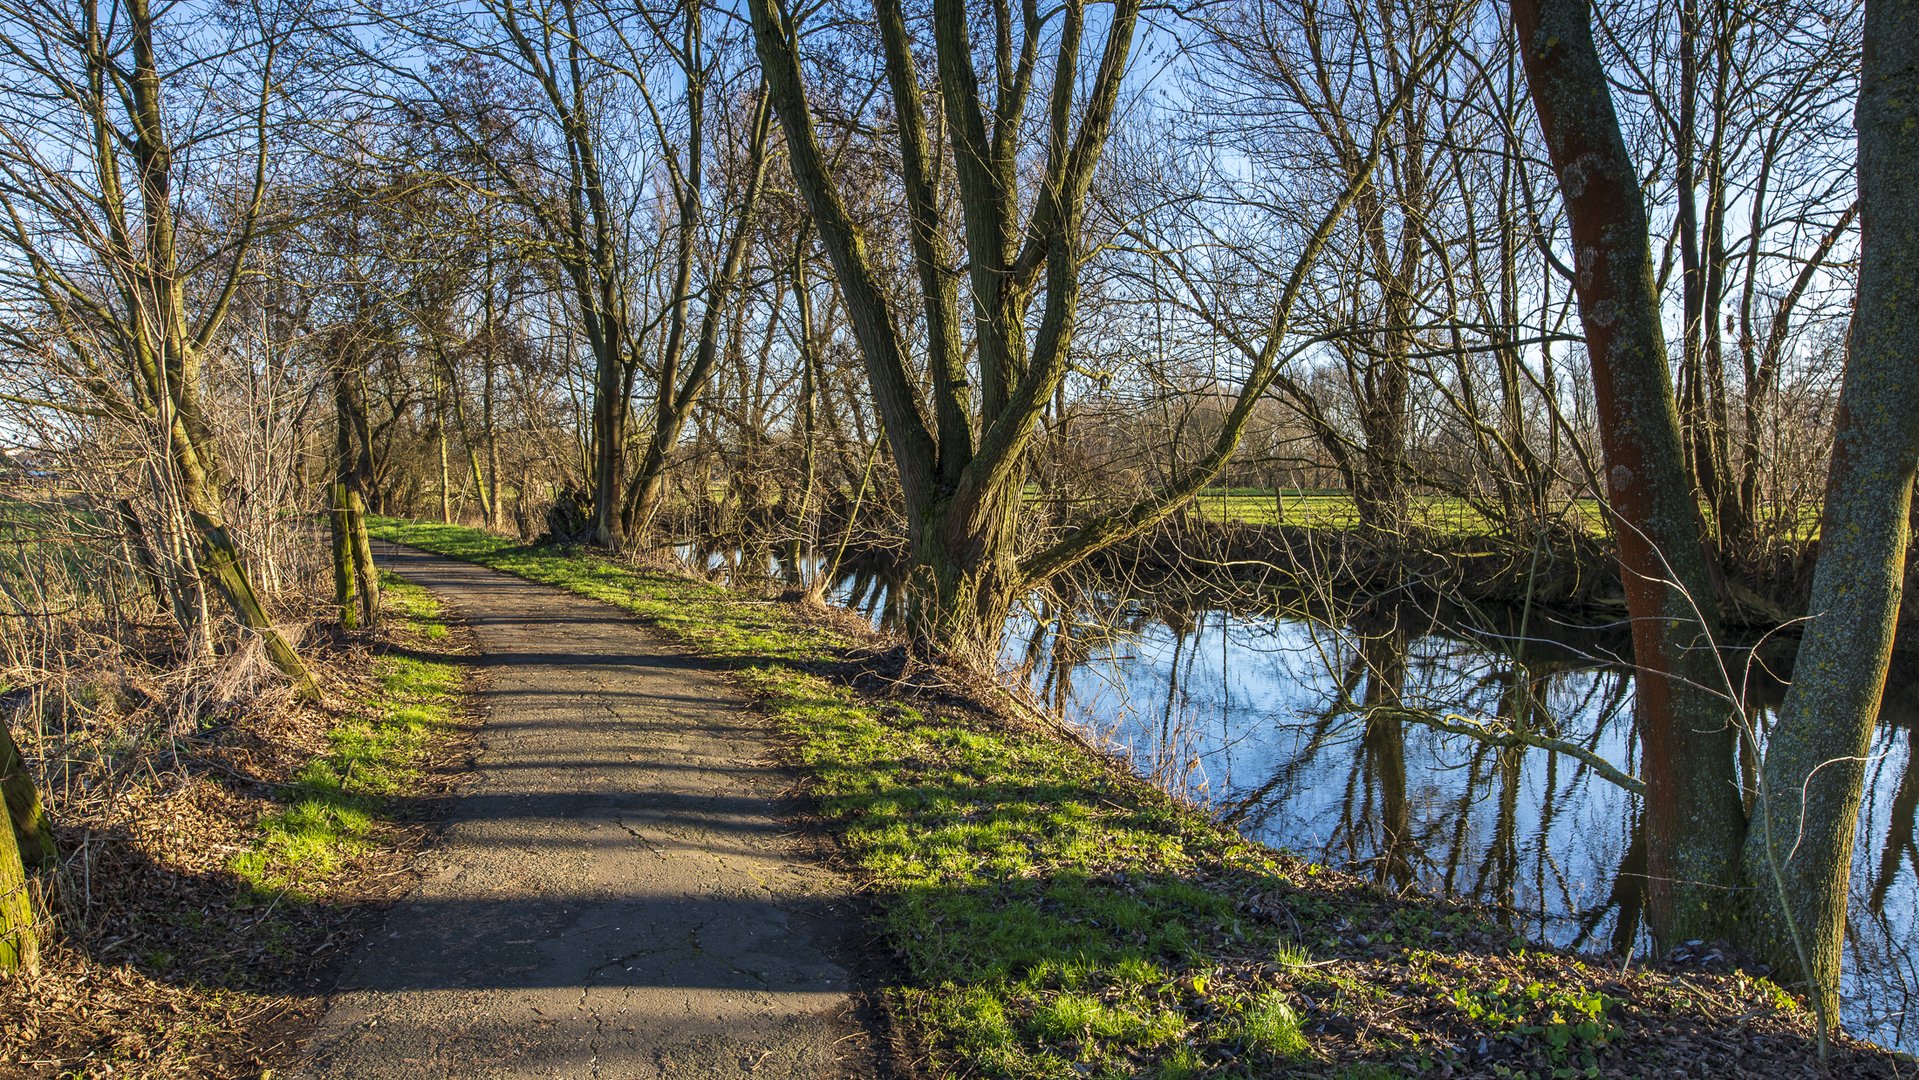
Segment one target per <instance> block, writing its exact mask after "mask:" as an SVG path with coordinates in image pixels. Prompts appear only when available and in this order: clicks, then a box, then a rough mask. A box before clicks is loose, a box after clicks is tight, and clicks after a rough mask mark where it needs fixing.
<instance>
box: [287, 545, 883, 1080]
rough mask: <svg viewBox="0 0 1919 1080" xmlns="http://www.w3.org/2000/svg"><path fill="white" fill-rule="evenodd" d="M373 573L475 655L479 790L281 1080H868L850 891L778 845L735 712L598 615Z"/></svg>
mask: <svg viewBox="0 0 1919 1080" xmlns="http://www.w3.org/2000/svg"><path fill="white" fill-rule="evenodd" d="M380 561H381V563H382V564H384V565H385V566H386V567H387V568H389V569H392V570H394V571H397V572H398V573H400V574H402V575H404V576H406V577H407V578H409V579H411V580H413V581H415V582H418V583H419V584H421V585H424V586H426V587H427V588H429V589H431V590H433V592H434V593H435V594H436V595H437V596H438V597H440V599H441V600H442V601H443V602H445V603H446V605H447V606H448V607H449V608H450V609H451V611H452V612H453V613H455V614H456V615H458V616H459V617H461V618H462V619H463V620H464V621H465V623H466V624H467V625H469V626H470V627H471V628H472V630H473V632H474V634H475V636H476V637H477V639H478V643H479V646H480V650H481V652H482V654H483V655H482V657H481V662H480V663H481V669H482V672H483V680H484V681H483V683H482V686H483V688H484V689H483V695H482V703H483V705H484V707H485V710H486V713H485V720H484V724H483V727H482V728H481V732H480V739H481V743H482V746H483V750H482V753H481V755H480V758H479V776H478V780H477V782H476V783H474V784H472V785H470V786H469V787H468V788H466V789H465V791H464V793H463V794H462V796H461V797H460V798H459V800H458V802H457V804H456V806H455V808H454V810H453V812H452V816H451V820H450V822H449V824H448V827H447V831H446V834H445V836H444V837H443V838H442V839H441V840H440V842H439V843H438V844H436V845H435V847H434V848H433V849H432V851H431V852H430V853H429V854H428V855H427V856H426V857H425V863H426V865H425V868H424V879H423V880H422V882H421V884H420V887H419V889H418V891H417V892H416V893H415V894H414V895H413V896H412V897H410V898H409V899H407V900H405V901H403V902H402V903H400V904H399V905H398V906H396V907H395V908H394V909H393V911H392V912H391V913H390V915H389V916H388V918H387V921H386V925H385V927H384V929H382V930H380V931H378V932H376V933H375V934H374V935H373V936H372V937H370V938H369V939H368V940H367V942H366V943H365V944H364V945H363V946H362V947H361V949H360V951H359V953H358V954H357V955H356V956H355V957H354V959H352V960H351V961H350V962H349V963H348V965H347V968H346V970H345V972H344V973H343V976H342V979H341V982H340V987H339V990H338V991H337V992H336V995H335V997H334V998H333V1000H332V1001H331V1002H330V1003H329V1006H328V1009H327V1012H326V1015H325V1017H324V1018H323V1019H322V1020H321V1022H320V1026H319V1028H318V1030H317V1031H316V1032H315V1033H314V1034H313V1036H312V1037H311V1039H310V1040H309V1042H308V1047H307V1049H308V1052H309V1058H308V1061H307V1064H305V1065H304V1066H302V1067H301V1068H300V1069H296V1070H295V1075H297V1076H301V1077H306V1078H309V1080H322V1078H325V1080H334V1078H352V1080H384V1078H388V1077H409V1078H411V1077H446V1078H459V1080H466V1078H478V1077H500V1078H506V1077H513V1078H518V1077H609V1078H617V1080H627V1078H642V1077H807V1078H813V1077H841V1076H859V1075H866V1074H868V1073H869V1072H870V1071H871V1070H870V1062H871V1060H872V1059H871V1057H870V1051H869V1050H868V1049H867V1040H866V1038H865V1036H864V1034H863V1032H862V1029H861V1027H860V1025H859V1023H858V1022H857V1017H856V1016H855V1010H854V1000H855V999H854V993H853V991H854V980H853V978H852V976H851V975H850V974H849V971H848V965H847V963H846V960H845V957H846V955H847V952H848V946H847V941H848V938H849V931H850V930H851V925H852V924H851V915H850V910H849V909H847V905H846V900H847V896H848V892H847V887H846V883H845V882H844V881H843V880H841V879H840V878H838V877H836V876H835V875H834V874H833V873H832V872H831V871H830V870H828V869H827V868H825V867H823V866H822V865H820V863H819V862H817V861H816V860H814V859H812V858H810V857H809V856H808V855H807V848H806V845H805V843H804V842H803V840H802V839H801V838H798V837H795V836H794V835H793V829H792V826H791V825H790V824H789V823H788V822H787V820H786V815H787V814H788V813H789V812H790V807H789V806H788V805H787V804H785V803H784V802H783V796H782V791H783V790H784V789H785V788H786V787H787V786H788V784H789V781H787V780H786V779H785V778H784V777H782V776H781V774H780V773H779V772H778V771H777V770H775V769H772V768H770V767H768V766H767V765H765V764H764V763H763V762H764V760H765V758H766V757H767V745H766V738H767V732H766V730H765V728H764V726H763V721H762V720H761V718H760V717H758V716H757V715H755V714H754V713H752V712H750V711H749V709H748V702H747V699H746V698H745V697H744V696H743V695H742V694H741V692H740V691H739V690H738V689H737V688H735V687H734V686H732V685H731V684H729V683H728V682H727V681H726V680H724V679H723V678H721V677H720V676H719V675H718V674H716V673H715V671H713V670H712V669H711V667H710V666H709V665H707V664H706V663H705V662H704V661H702V660H700V659H698V658H697V657H693V656H690V655H687V654H685V653H683V652H680V651H678V650H676V649H675V648H673V647H672V646H669V645H666V644H663V643H662V642H661V641H660V639H659V638H658V637H657V636H656V635H655V634H654V633H652V632H651V631H649V630H647V629H645V628H644V627H642V626H640V625H639V624H638V623H636V622H635V621H633V620H632V619H631V618H629V617H627V616H626V615H625V614H623V613H622V612H620V611H619V610H618V609H616V608H613V607H611V606H609V605H606V604H602V603H599V602H597V601H593V600H588V599H585V598H583V597H578V596H573V595H571V594H569V593H565V592H562V591H560V590H558V589H554V588H551V587H548V586H544V585H536V584H533V583H531V582H527V581H522V580H520V579H518V578H514V577H510V576H508V575H506V574H501V573H498V572H496V571H493V570H487V569H484V568H482V567H477V566H473V565H470V564H467V563H461V562H456V561H453V560H450V559H443V558H439V557H437V556H432V555H427V554H424V553H421V552H417V551H413V550H410V549H406V548H399V547H392V546H385V545H383V546H382V547H381V548H380Z"/></svg>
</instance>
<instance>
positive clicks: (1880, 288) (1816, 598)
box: [1513, 0, 1919, 1018]
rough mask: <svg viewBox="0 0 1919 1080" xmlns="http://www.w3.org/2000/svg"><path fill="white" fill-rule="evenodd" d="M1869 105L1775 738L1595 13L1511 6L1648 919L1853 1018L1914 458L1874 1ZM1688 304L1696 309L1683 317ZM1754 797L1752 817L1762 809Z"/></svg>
mask: <svg viewBox="0 0 1919 1080" xmlns="http://www.w3.org/2000/svg"><path fill="white" fill-rule="evenodd" d="M1865 12H1866V22H1865V27H1866V36H1865V56H1864V62H1863V65H1862V69H1861V88H1860V95H1859V102H1858V109H1857V124H1858V132H1859V136H1858V138H1859V172H1858V182H1859V193H1860V204H1859V205H1860V208H1861V209H1860V216H1861V221H1862V226H1863V228H1862V235H1861V240H1860V270H1859V286H1858V302H1857V307H1856V311H1855V314H1854V320H1853V326H1852V335H1851V342H1850V349H1849V354H1848V357H1847V361H1846V370H1845V377H1844V384H1843V387H1842V390H1841V393H1840V399H1839V408H1838V413H1837V417H1836V420H1835V432H1834V444H1833V452H1832V461H1831V466H1830V472H1829V476H1828V479H1827V484H1826V499H1825V505H1824V512H1823V515H1822V517H1821V525H1820V552H1819V562H1818V566H1817V569H1816V571H1815V574H1814V579H1813V587H1812V597H1811V603H1810V610H1809V613H1808V614H1809V620H1808V623H1807V625H1806V628H1805V631H1804V635H1803V638H1802V640H1801V643H1800V647H1799V652H1798V656H1797V659H1796V661H1795V663H1794V666H1793V681H1792V686H1791V688H1790V689H1789V690H1788V692H1787V695H1786V700H1785V702H1784V704H1783V705H1782V706H1781V708H1780V710H1779V714H1778V716H1777V718H1776V719H1775V721H1774V723H1773V725H1772V728H1771V730H1770V732H1769V733H1768V734H1767V735H1766V737H1765V739H1764V745H1763V752H1764V759H1763V764H1762V766H1761V767H1760V769H1759V770H1758V775H1757V776H1756V777H1752V778H1750V779H1749V780H1748V781H1747V782H1746V784H1745V786H1744V787H1742V782H1741V778H1740V776H1739V772H1738V767H1737V759H1736V758H1735V753H1734V751H1735V746H1736V743H1737V742H1738V741H1740V740H1747V741H1748V749H1749V751H1750V752H1751V753H1754V754H1757V753H1758V752H1759V750H1760V747H1758V746H1757V745H1754V744H1756V743H1757V742H1758V740H1759V738H1760V736H1759V733H1758V732H1757V731H1756V730H1755V725H1754V723H1753V722H1752V720H1751V718H1750V717H1749V716H1747V715H1746V714H1745V713H1744V712H1743V711H1742V710H1741V709H1740V708H1739V706H1738V704H1737V701H1738V693H1737V689H1738V682H1737V680H1736V678H1735V677H1731V676H1729V674H1728V670H1727V667H1728V661H1727V660H1726V658H1725V654H1724V653H1723V652H1722V651H1721V649H1720V648H1719V644H1718V641H1719V626H1718V619H1717V615H1716V612H1715V608H1714V600H1713V597H1714V583H1713V580H1712V566H1711V560H1710V557H1709V553H1708V545H1707V539H1706V538H1707V529H1706V524H1705V521H1704V520H1703V518H1702V515H1701V511H1700V497H1701V495H1702V494H1703V496H1704V499H1705V501H1706V502H1707V503H1708V505H1713V504H1714V502H1715V499H1714V493H1713V491H1712V490H1711V489H1710V486H1708V488H1707V490H1705V491H1703V493H1701V492H1700V491H1699V490H1698V489H1696V488H1695V486H1694V480H1695V472H1694V469H1693V468H1692V465H1693V463H1692V462H1690V461H1689V460H1688V458H1687V454H1686V448H1685V446H1684V444H1683V441H1682V423H1681V412H1682V410H1681V408H1680V404H1679V402H1677V401H1676V400H1675V396H1674V389H1673V384H1672V380H1671V376H1670V375H1669V373H1668V365H1667V357H1666V348H1665V339H1664V334H1663V329H1662V327H1661V323H1660V314H1661V311H1660V304H1659V296H1658V290H1657V288H1656V285H1655V280H1654V271H1653V260H1652V255H1651V242H1650V233H1649V229H1648V224H1647V214H1646V209H1645V203H1644V200H1643V197H1642V195H1641V192H1640V188H1639V178H1638V174H1637V172H1636V170H1635V167H1634V164H1633V161H1632V159H1631V157H1630V155H1629V153H1628V151H1627V149H1626V144H1625V140H1624V139H1623V137H1622V136H1621V129H1620V124H1619V120H1618V117H1617V116H1616V114H1615V113H1614V110H1613V106H1612V102H1611V95H1610V90H1609V87H1608V84H1607V75H1606V71H1605V69H1604V67H1603V66H1602V64H1601V62H1600V58H1599V54H1598V50H1597V48H1596V47H1595V45H1594V40H1593V34H1592V27H1591V21H1590V20H1591V13H1590V9H1589V8H1588V6H1587V5H1586V4H1585V3H1584V2H1583V0H1515V3H1514V4H1513V19H1514V23H1515V26H1516V28H1517V31H1518V34H1519V39H1520V44H1521V48H1522V49H1523V50H1524V58H1525V62H1526V68H1527V76H1528V82H1529V85H1530V88H1531V93H1532V98H1533V101H1534V103H1535V106H1536V108H1537V111H1538V115H1539V122H1540V126H1541V128H1542V129H1543V131H1544V133H1545V137H1546V146H1547V149H1548V152H1549V154H1550V157H1551V160H1552V163H1553V167H1554V169H1555V171H1556V172H1557V174H1558V178H1559V186H1560V192H1561V195H1562V196H1563V198H1564V200H1565V203H1566V208H1567V217H1568V221H1569V224H1570V226H1571V246H1572V256H1573V265H1574V266H1575V267H1577V276H1576V279H1575V285H1576V288H1577V290H1578V295H1579V306H1580V313H1581V318H1582V321H1583V323H1584V326H1585V331H1586V342H1587V349H1588V353H1589V356H1590V358H1591V363H1592V370H1593V382H1594V392H1595V396H1596V399H1597V402H1598V407H1599V420H1600V433H1601V435H1602V438H1603V441H1604V446H1605V457H1606V479H1607V485H1608V488H1609V494H1610V496H1611V500H1612V508H1613V513H1614V516H1615V519H1616V522H1617V533H1618V543H1619V561H1620V569H1621V575H1622V577H1623V578H1624V580H1625V583H1626V596H1627V602H1628V606H1629V609H1630V611H1631V614H1632V617H1633V646H1634V648H1633V651H1634V660H1635V665H1636V668H1637V677H1638V682H1637V692H1636V695H1635V707H1636V710H1637V714H1638V720H1639V727H1640V733H1641V739H1642V744H1643V751H1642V754H1641V759H1642V762H1643V765H1642V770H1643V772H1644V778H1645V784H1646V853H1647V871H1648V875H1649V896H1648V904H1647V919H1648V922H1649V924H1650V926H1651V928H1652V931H1653V934H1654V938H1655V940H1656V941H1658V942H1659V943H1661V945H1662V946H1669V945H1672V944H1676V943H1677V942H1680V941H1683V940H1685V939H1688V938H1713V937H1725V938H1730V939H1731V940H1733V941H1735V942H1737V943H1740V944H1743V945H1746V946H1748V947H1751V948H1753V949H1755V950H1756V951H1757V952H1759V953H1760V955H1761V956H1762V957H1763V958H1764V959H1765V960H1767V961H1768V962H1769V963H1771V964H1772V965H1773V967H1774V968H1775V969H1776V970H1778V971H1779V972H1781V973H1783V974H1784V975H1786V976H1787V977H1788V979H1789V981H1793V982H1796V983H1797V984H1798V985H1799V986H1800V987H1801V988H1803V989H1805V990H1806V991H1807V992H1808V993H1809V994H1810V995H1811V996H1812V998H1813V999H1814V1001H1815V1003H1817V1004H1818V1005H1819V1006H1820V1007H1821V1009H1822V1011H1823V1013H1824V1015H1825V1016H1826V1017H1828V1018H1832V1017H1834V1016H1835V1015H1836V1010H1837V1003H1838V988H1839V968H1840V955H1841V951H1842V948H1843V944H1844V936H1845V920H1846V905H1847V900H1848V895H1849V894H1848V881H1849V878H1850V870H1851V864H1852V851H1853V841H1854V832H1855V829H1856V825H1857V821H1858V812H1859V804H1860V799H1861V797H1862V791H1863V786H1864V777H1865V763H1866V754H1867V749H1868V746H1869V742H1870V738H1871V735H1872V731H1873V727H1874V725H1875V723H1876V722H1877V719H1878V715H1879V704H1880V695H1881V694H1882V692H1883V689H1884V686H1885V681H1886V673H1887V668H1888V664H1889V661H1890V656H1891V650H1892V642H1893V634H1894V629H1895V626H1896V622H1897V618H1898V612H1899V604H1900V600H1901V592H1902V588H1903V583H1904V576H1905V563H1906V545H1907V540H1908V533H1909V528H1910V524H1909V513H1910V506H1911V493H1912V485H1913V479H1914V472H1915V464H1916V463H1919V303H1916V302H1915V299H1914V297H1913V296H1912V295H1911V292H1912V289H1913V283H1914V282H1915V281H1919V172H1915V168H1914V162H1915V161H1919V56H1916V55H1915V47H1916V46H1919V10H1915V6H1914V5H1913V4H1912V3H1911V2H1910V0H1871V2H1869V3H1868V4H1867V5H1866V8H1865ZM1687 310H1688V312H1689V313H1690V311H1691V310H1692V305H1691V302H1690V300H1689V302H1688V306H1687ZM1748 796H1749V797H1750V799H1751V803H1752V812H1751V814H1750V815H1748V813H1747V812H1746V799H1747V797H1748Z"/></svg>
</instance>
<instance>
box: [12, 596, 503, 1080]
mask: <svg viewBox="0 0 1919 1080" xmlns="http://www.w3.org/2000/svg"><path fill="white" fill-rule="evenodd" d="M384 591H385V604H384V608H385V617H384V619H383V620H382V625H381V627H380V628H379V630H378V631H377V632H375V633H372V634H364V633H363V634H356V635H352V636H351V637H347V638H339V639H327V638H322V639H318V640H314V639H309V641H308V642H307V643H306V651H307V655H308V658H309V662H310V663H312V664H313V665H314V666H315V669H316V670H317V671H318V672H320V673H321V676H322V682H323V685H324V686H325V688H326V694H327V698H328V704H327V705H326V706H325V707H320V706H314V705H310V704H306V703H302V702H298V701H294V700H292V699H290V697H289V696H288V694H287V692H286V690H285V688H284V687H283V686H282V685H281V684H280V680H279V679H277V677H274V676H273V675H272V673H271V672H270V671H269V670H266V669H264V667H263V665H261V664H260V663H259V662H258V659H257V657H254V658H252V659H251V660H249V658H248V656H247V655H244V654H243V655H237V656H234V657H228V658H224V659H223V661H222V662H220V664H221V666H219V667H217V668H213V669H207V670H201V669H196V668H191V667H188V668H179V667H167V666H155V667H152V668H145V667H142V666H139V665H138V664H136V663H135V662H134V658H133V657H132V656H131V655H130V654H129V655H128V656H123V657H120V658H119V659H118V661H117V662H116V663H115V664H112V665H105V664H95V665H93V666H92V667H90V668H87V669H83V670H81V671H79V672H77V673H76V674H75V675H74V676H73V677H72V678H71V679H70V680H68V681H67V682H66V683H64V684H49V685H46V686H42V687H41V688H40V689H39V696H38V698H37V699H36V700H37V702H38V714H37V716H36V715H33V714H30V713H23V712H21V711H19V710H20V708H21V706H19V705H16V706H15V711H14V713H13V722H14V723H15V725H16V728H15V730H16V732H18V733H19V735H20V741H21V743H22V745H23V749H24V750H25V752H26V753H27V754H28V756H29V757H30V758H34V759H39V760H41V761H42V762H43V763H44V764H43V765H42V767H41V768H40V770H39V771H40V772H41V774H42V775H43V777H44V776H48V775H51V776H52V777H53V778H54V782H52V783H50V784H46V785H45V786H44V787H43V793H44V795H45V798H46V802H47V805H48V808H49V811H50V814H51V816H52V819H53V823H54V832H55V839H56V841H57V842H58V843H59V844H60V846H61V850H62V855H63V876H64V886H63V887H62V889H60V890H59V896H58V899H57V901H56V903H55V904H54V905H53V922H52V926H51V929H52V932H51V933H50V934H49V935H48V940H47V942H46V944H45V945H44V946H43V950H42V960H41V966H40V970H39V971H37V972H34V973H28V974H19V975H12V976H6V977H4V978H0V1017H3V1018H4V1019H0V1074H4V1075H7V1076H48V1077H73V1076H139V1077H183V1078H184V1077H194V1078H207V1077H216V1078H218V1077H233V1078H242V1077H244V1078H247V1080H254V1078H257V1077H261V1076H263V1075H266V1072H265V1071H263V1070H270V1068H272V1067H276V1066H278V1065H279V1064H280V1063H281V1062H282V1061H284V1060H286V1059H288V1058H289V1057H290V1056H291V1053H292V1049H293V1040H294V1039H295V1038H296V1037H297V1036H298V1034H299V1033H300V1031H301V1030H302V1029H303V1028H304V1027H305V1026H306V1025H307V1024H309V1023H310V1022H311V1021H312V1019H313V1018H314V1016H315V1015H316V1014H317V1012H318V1007H319V1005H320V1003H321V1001H322V999H323V996H324V994H325V993H326V991H327V990H328V989H329V988H330V987H331V986H332V983H333V978H334V973H335V972H336V971H337V970H338V969H339V966H340V964H341V963H342V962H343V961H344V960H345V958H346V956H347V954H348V953H349V952H350V951H351V949H352V947H353V946H354V945H356V944H357V943H358V941H359V940H360V938H361V937H362V936H363V935H364V934H365V933H366V932H367V931H368V930H369V929H371V928H372V927H373V926H374V925H376V924H377V922H378V920H379V918H380V916H381V912H382V910H383V909H384V907H385V906H386V905H387V904H389V903H391V902H392V901H393V900H395V899H397V898H398V897H400V896H402V895H404V894H405V893H406V892H407V891H408V890H410V889H411V888H412V885H413V881H414V869H413V856H414V854H415V853H416V852H417V851H418V850H419V849H420V848H421V847H422V846H423V845H424V844H425V843H426V842H427V841H428V840H429V839H430V838H431V836H432V835H433V833H434V830H435V821H436V819H437V817H438V815H439V813H440V811H441V810H442V809H443V807H444V806H445V796H446V795H447V794H448V792H450V791H451V790H452V788H453V787H454V786H455V784H456V783H457V782H458V779H459V777H460V775H461V774H462V773H463V772H464V771H465V766H466V763H467V757H468V750H469V746H470V741H471V740H470V737H469V735H470V724H469V722H468V719H469V718H468V717H467V715H466V711H465V708H464V702H465V700H466V685H465V684H466V672H465V670H464V667H463V664H464V658H463V656H462V655H461V654H462V652H463V651H464V644H463V641H464V638H463V633H462V631H461V630H460V629H459V628H457V627H456V626H453V625H451V624H450V623H449V622H448V621H447V620H446V619H445V618H444V617H443V616H442V613H441V611H440V608H439V605H438V604H437V603H436V602H435V601H434V600H433V598H432V597H431V596H429V595H428V594H427V593H426V591H425V590H423V589H420V588H418V587H416V586H413V585H411V584H409V583H407V582H405V581H402V580H400V579H398V578H392V577H388V578H387V579H386V581H385V590H384Z"/></svg>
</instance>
